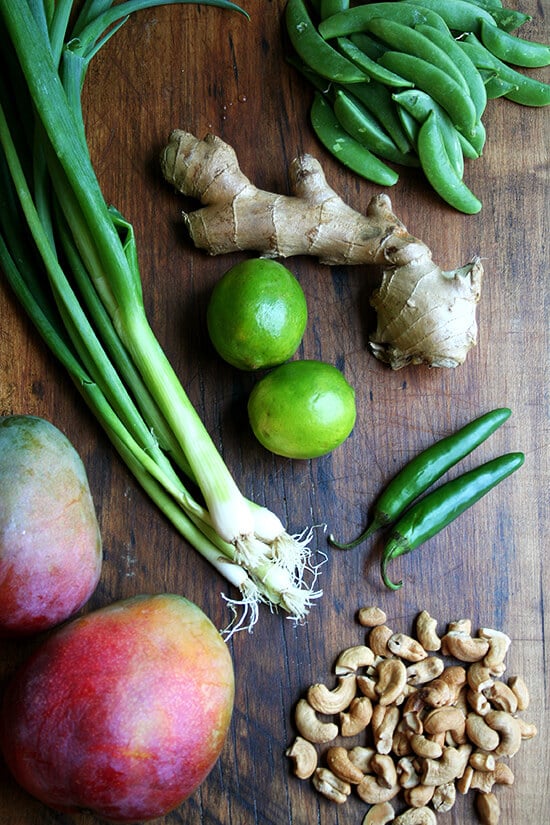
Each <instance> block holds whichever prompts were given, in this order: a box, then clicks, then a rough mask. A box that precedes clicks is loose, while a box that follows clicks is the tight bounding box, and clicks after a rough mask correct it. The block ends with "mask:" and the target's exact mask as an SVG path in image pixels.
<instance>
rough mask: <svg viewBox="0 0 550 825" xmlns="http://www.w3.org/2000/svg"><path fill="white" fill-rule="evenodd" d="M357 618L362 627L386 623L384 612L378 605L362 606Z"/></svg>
mask: <svg viewBox="0 0 550 825" xmlns="http://www.w3.org/2000/svg"><path fill="white" fill-rule="evenodd" d="M357 618H358V620H359V624H360V625H362V626H363V627H377V626H378V625H381V624H385V623H386V618H387V617H386V614H385V613H384V611H383V610H382V609H381V608H380V607H362V608H361V609H360V610H359V612H358V614H357Z"/></svg>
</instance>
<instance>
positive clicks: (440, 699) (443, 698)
mask: <svg viewBox="0 0 550 825" xmlns="http://www.w3.org/2000/svg"><path fill="white" fill-rule="evenodd" d="M419 692H420V695H421V697H422V700H423V701H424V702H425V703H426V704H427V705H429V707H431V708H440V707H443V706H444V705H450V704H452V701H451V700H452V698H453V693H452V689H451V687H450V686H449V683H448V682H447V681H445V679H434V680H433V682H430V683H429V684H428V685H426V687H424V688H422V689H421V690H420V691H419Z"/></svg>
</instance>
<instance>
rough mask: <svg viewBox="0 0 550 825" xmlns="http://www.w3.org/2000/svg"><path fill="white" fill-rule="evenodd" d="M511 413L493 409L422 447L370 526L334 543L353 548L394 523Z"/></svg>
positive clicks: (380, 504)
mask: <svg viewBox="0 0 550 825" xmlns="http://www.w3.org/2000/svg"><path fill="white" fill-rule="evenodd" d="M511 414H512V411H511V410H510V409H509V408H508V407H499V408H498V409H496V410H491V411H490V412H488V413H485V414H484V415H481V416H480V417H479V418H475V419H474V420H473V421H470V422H469V423H468V424H466V425H465V426H464V427H461V428H460V430H457V431H456V432H455V433H452V435H448V436H446V437H445V438H442V439H440V440H439V441H436V442H435V443H434V444H432V445H431V446H430V447H428V448H427V449H425V450H423V451H422V452H421V453H419V454H418V455H417V456H415V458H413V459H412V460H411V461H409V463H408V464H406V465H405V466H404V467H403V469H402V470H401V471H400V472H399V473H398V474H397V475H396V476H395V477H394V478H393V479H392V481H390V483H389V484H388V486H387V487H386V488H385V490H384V491H383V492H382V493H381V495H380V496H379V498H378V500H377V502H376V504H375V505H374V510H373V515H372V521H371V523H370V524H369V525H368V526H367V529H366V530H365V531H364V532H363V533H361V535H360V536H359V537H358V538H357V539H355V540H354V541H352V542H349V543H348V544H339V543H338V542H336V541H334V539H333V538H332V537H331V544H334V546H335V547H338V548H339V549H341V550H351V549H352V548H353V547H357V545H358V544H360V542H362V541H364V540H365V539H366V538H367V537H368V536H370V535H372V533H374V532H375V531H376V530H379V529H380V528H381V527H386V526H388V525H390V524H393V523H394V522H395V521H397V519H398V518H399V517H400V516H401V514H402V513H403V512H404V511H405V510H406V508H407V507H408V506H409V505H410V504H412V502H413V501H415V500H416V499H417V498H418V496H420V495H422V493H424V492H425V491H426V490H427V489H428V488H429V487H431V486H432V484H434V483H435V482H436V481H438V479H440V478H441V476H443V475H444V474H445V473H446V472H447V470H450V469H451V467H453V466H454V465H455V464H457V463H458V462H459V461H461V460H462V459H463V458H466V456H467V455H469V454H470V453H471V452H472V451H473V450H475V448H476V447H479V445H480V444H483V442H484V441H486V440H487V439H488V438H489V436H490V435H492V434H493V433H494V432H495V431H496V430H498V428H499V427H501V426H502V424H504V422H505V421H507V420H508V419H509V418H510V416H511Z"/></svg>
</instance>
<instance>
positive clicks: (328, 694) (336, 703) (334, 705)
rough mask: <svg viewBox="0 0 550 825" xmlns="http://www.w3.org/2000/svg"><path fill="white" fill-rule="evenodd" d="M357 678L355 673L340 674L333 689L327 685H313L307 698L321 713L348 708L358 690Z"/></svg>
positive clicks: (331, 712)
mask: <svg viewBox="0 0 550 825" xmlns="http://www.w3.org/2000/svg"><path fill="white" fill-rule="evenodd" d="M356 687H357V685H356V680H355V676H354V675H353V674H348V675H347V676H339V677H338V684H337V686H336V687H335V688H333V689H332V690H329V689H328V687H327V686H326V685H323V684H315V685H311V686H310V687H309V689H308V692H307V700H308V702H309V704H310V705H311V707H312V708H314V709H315V710H317V711H319V713H326V714H333V713H340V711H342V710H344V709H345V708H347V706H348V705H349V703H350V702H351V700H352V699H353V697H354V696H355V692H356Z"/></svg>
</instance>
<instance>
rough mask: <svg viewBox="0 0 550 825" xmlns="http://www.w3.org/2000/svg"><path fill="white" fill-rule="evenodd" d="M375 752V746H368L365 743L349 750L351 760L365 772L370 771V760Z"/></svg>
mask: <svg viewBox="0 0 550 825" xmlns="http://www.w3.org/2000/svg"><path fill="white" fill-rule="evenodd" d="M375 753H376V751H375V750H374V748H367V747H364V746H363V745H356V746H355V747H354V748H351V750H349V751H348V755H349V759H350V762H352V763H353V764H354V765H355V767H356V768H359V770H360V771H362V772H363V773H369V772H370V761H371V759H372V757H373V756H374V754H375Z"/></svg>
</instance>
